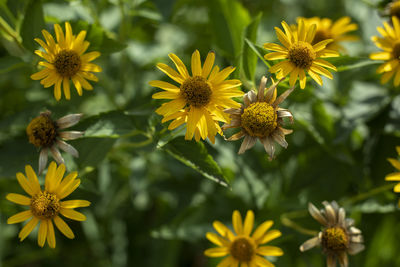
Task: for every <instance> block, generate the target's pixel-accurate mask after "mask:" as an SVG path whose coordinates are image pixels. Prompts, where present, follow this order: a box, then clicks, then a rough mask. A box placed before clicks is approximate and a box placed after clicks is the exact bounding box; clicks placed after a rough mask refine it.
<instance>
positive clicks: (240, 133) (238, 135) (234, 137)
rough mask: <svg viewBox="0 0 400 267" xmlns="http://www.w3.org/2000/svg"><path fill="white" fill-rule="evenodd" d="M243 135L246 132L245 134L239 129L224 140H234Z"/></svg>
mask: <svg viewBox="0 0 400 267" xmlns="http://www.w3.org/2000/svg"><path fill="white" fill-rule="evenodd" d="M245 135H246V134H245V133H244V132H243V131H240V132H238V133H236V134H234V135H232V136H231V137H229V138H228V139H226V140H228V141H236V140H238V139H240V138H242V137H243V136H245Z"/></svg>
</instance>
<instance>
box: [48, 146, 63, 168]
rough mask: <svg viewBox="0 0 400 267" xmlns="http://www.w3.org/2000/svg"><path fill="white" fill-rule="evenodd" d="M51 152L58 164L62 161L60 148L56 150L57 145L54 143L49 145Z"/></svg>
mask: <svg viewBox="0 0 400 267" xmlns="http://www.w3.org/2000/svg"><path fill="white" fill-rule="evenodd" d="M50 151H51V154H52V155H53V158H54V159H55V160H56V161H57V163H58V164H62V163H64V158H63V157H62V156H61V153H60V150H58V148H57V146H56V145H55V144H54V145H53V146H52V147H50Z"/></svg>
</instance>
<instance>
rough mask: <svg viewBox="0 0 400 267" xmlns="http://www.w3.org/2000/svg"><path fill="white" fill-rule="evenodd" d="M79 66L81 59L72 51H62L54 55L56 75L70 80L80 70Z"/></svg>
mask: <svg viewBox="0 0 400 267" xmlns="http://www.w3.org/2000/svg"><path fill="white" fill-rule="evenodd" d="M81 64H82V62H81V58H80V57H79V55H78V54H77V53H76V52H75V51H72V50H62V51H61V52H60V53H58V54H57V55H56V59H55V60H54V63H53V65H54V67H55V68H56V70H57V72H58V74H60V75H61V76H63V77H68V78H71V77H72V76H74V75H75V74H76V73H77V72H78V71H79V70H80V68H81Z"/></svg>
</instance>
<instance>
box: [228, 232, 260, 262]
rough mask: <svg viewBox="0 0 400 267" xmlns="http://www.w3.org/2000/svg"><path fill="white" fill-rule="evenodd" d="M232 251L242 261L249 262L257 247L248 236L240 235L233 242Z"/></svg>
mask: <svg viewBox="0 0 400 267" xmlns="http://www.w3.org/2000/svg"><path fill="white" fill-rule="evenodd" d="M230 253H231V255H232V256H233V257H234V258H235V259H237V260H239V261H240V262H248V261H250V260H251V259H252V258H253V256H254V253H255V249H254V245H253V244H252V243H251V241H250V240H249V239H248V238H245V237H239V238H237V239H235V240H234V241H233V242H232V244H231V246H230Z"/></svg>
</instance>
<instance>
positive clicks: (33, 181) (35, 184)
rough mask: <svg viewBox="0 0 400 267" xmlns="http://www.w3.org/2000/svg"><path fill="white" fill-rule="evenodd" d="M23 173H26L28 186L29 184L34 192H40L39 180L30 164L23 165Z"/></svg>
mask: <svg viewBox="0 0 400 267" xmlns="http://www.w3.org/2000/svg"><path fill="white" fill-rule="evenodd" d="M25 173H26V176H27V177H28V181H29V183H30V186H31V188H32V190H33V192H34V194H37V193H39V192H40V185H39V180H38V178H37V176H36V173H35V171H34V170H33V169H32V166H31V165H25Z"/></svg>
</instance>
